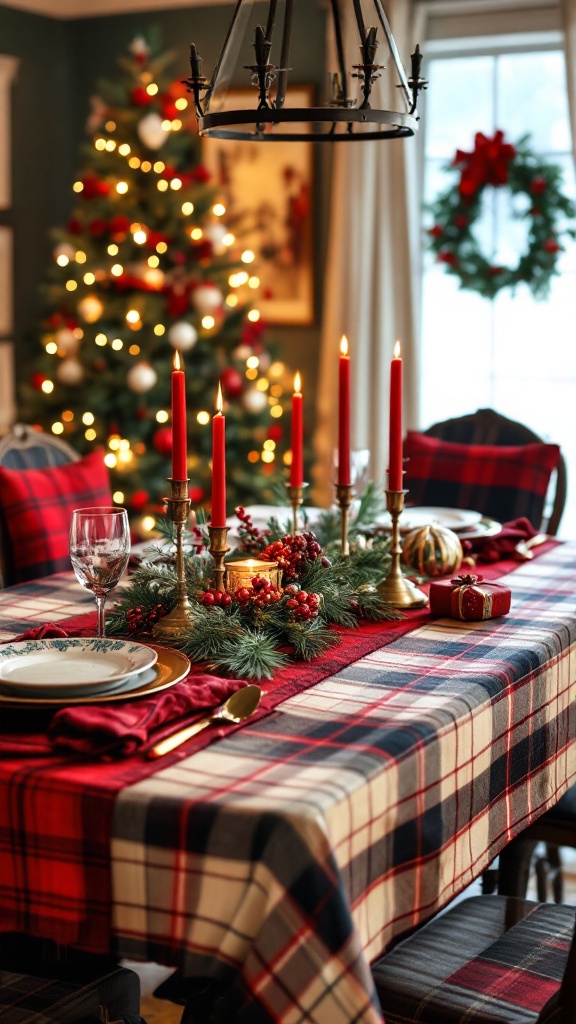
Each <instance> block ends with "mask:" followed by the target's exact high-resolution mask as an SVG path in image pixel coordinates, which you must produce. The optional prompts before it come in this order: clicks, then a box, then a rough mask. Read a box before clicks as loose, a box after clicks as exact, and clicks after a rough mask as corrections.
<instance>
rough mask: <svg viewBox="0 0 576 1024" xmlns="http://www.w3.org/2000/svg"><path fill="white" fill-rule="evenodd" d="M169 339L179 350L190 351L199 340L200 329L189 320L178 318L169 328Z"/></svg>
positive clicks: (173, 346)
mask: <svg viewBox="0 0 576 1024" xmlns="http://www.w3.org/2000/svg"><path fill="white" fill-rule="evenodd" d="M168 341H169V342H170V344H171V345H172V348H176V349H178V351H179V352H188V351H189V350H190V349H191V348H194V345H195V344H196V342H197V341H198V331H197V330H196V328H195V327H194V326H193V324H189V323H188V321H187V320H178V321H177V322H176V323H175V324H172V327H170V328H169V330H168Z"/></svg>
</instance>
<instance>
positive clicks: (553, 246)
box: [544, 238, 562, 252]
mask: <svg viewBox="0 0 576 1024" xmlns="http://www.w3.org/2000/svg"><path fill="white" fill-rule="evenodd" d="M544 248H545V250H546V252H560V249H561V248H562V247H561V246H560V245H558V242H557V241H556V239H555V238H547V239H546V241H545V242H544Z"/></svg>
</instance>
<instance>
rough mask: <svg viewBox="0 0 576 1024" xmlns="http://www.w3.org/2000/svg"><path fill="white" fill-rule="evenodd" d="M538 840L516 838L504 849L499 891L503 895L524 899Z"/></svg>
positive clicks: (501, 860) (500, 860)
mask: <svg viewBox="0 0 576 1024" xmlns="http://www.w3.org/2000/svg"><path fill="white" fill-rule="evenodd" d="M536 846H537V842H536V840H532V839H522V837H519V838H518V839H514V840H513V841H512V842H511V843H508V846H505V847H504V849H503V850H502V852H501V854H500V857H499V861H498V892H499V894H500V895H501V896H518V897H520V899H524V897H525V896H526V891H527V889H528V880H529V878H530V865H531V863H532V856H533V853H534V850H535V848H536Z"/></svg>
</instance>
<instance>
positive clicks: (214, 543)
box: [208, 524, 229, 594]
mask: <svg viewBox="0 0 576 1024" xmlns="http://www.w3.org/2000/svg"><path fill="white" fill-rule="evenodd" d="M208 534H209V536H210V544H209V545H208V551H209V552H210V554H211V555H212V558H213V559H214V576H215V578H216V590H217V591H219V593H220V594H223V593H224V591H225V590H226V586H225V583H224V577H225V575H226V567H225V565H224V558H225V556H226V552H227V551H228V550H229V548H228V545H227V543H226V538H227V535H228V527H227V526H210V524H208Z"/></svg>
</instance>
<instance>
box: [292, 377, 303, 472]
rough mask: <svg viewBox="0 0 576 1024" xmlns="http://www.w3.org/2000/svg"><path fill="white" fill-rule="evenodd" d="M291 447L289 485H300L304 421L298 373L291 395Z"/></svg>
mask: <svg viewBox="0 0 576 1024" xmlns="http://www.w3.org/2000/svg"><path fill="white" fill-rule="evenodd" d="M291 448H292V464H291V466H290V486H291V487H302V484H303V482H304V422H303V399H302V381H301V377H300V374H299V373H297V374H296V376H295V377H294V394H293V395H292V433H291Z"/></svg>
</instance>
